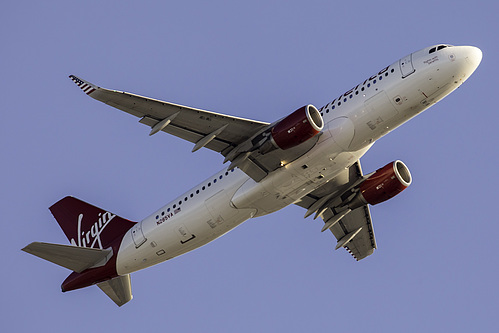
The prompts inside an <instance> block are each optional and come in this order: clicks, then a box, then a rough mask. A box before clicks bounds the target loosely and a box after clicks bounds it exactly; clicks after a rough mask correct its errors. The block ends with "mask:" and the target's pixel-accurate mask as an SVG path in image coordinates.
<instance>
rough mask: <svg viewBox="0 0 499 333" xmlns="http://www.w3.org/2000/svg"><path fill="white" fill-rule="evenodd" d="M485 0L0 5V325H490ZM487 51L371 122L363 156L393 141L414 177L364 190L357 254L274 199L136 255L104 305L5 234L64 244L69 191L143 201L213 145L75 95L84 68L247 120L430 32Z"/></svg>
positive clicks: (352, 77) (101, 78) (491, 193)
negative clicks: (118, 295) (60, 212)
mask: <svg viewBox="0 0 499 333" xmlns="http://www.w3.org/2000/svg"><path fill="white" fill-rule="evenodd" d="M498 7H499V5H497V4H496V3H495V2H492V1H483V2H482V1H475V2H473V3H471V2H458V1H450V0H444V1H437V2H436V1H418V2H412V3H411V2H400V1H376V2H368V1H365V2H364V1H361V2H355V3H354V2H347V1H344V2H333V1H307V2H305V1H303V2H302V1H245V2H239V1H217V0H215V1H209V2H208V1H183V2H179V3H173V2H170V1H163V2H160V1H157V2H156V1H141V2H135V1H78V2H76V1H48V2H40V1H24V2H10V3H8V4H5V5H4V6H3V10H2V13H1V14H0V18H1V20H0V22H1V23H0V24H1V29H0V31H1V33H0V34H1V40H2V53H1V54H2V57H1V59H2V66H1V74H2V80H0V91H1V97H2V98H1V100H2V111H1V112H2V121H1V122H0V142H1V152H2V156H3V157H2V159H3V163H2V164H1V166H0V171H1V172H0V175H1V180H2V190H1V191H0V205H1V206H0V207H1V212H2V232H3V235H4V238H3V241H2V242H1V245H0V249H1V251H0V256H1V257H0V259H1V261H2V263H3V267H4V268H3V274H2V275H1V277H0V279H1V280H0V281H1V282H2V283H1V284H0V293H1V295H2V297H1V300H0V308H1V312H0V313H1V318H2V327H3V328H7V329H8V330H14V329H15V330H16V331H20V332H28V331H34V330H40V329H41V330H47V329H50V330H51V331H53V332H62V331H65V332H66V331H68V330H71V331H73V332H88V331H89V330H94V331H110V330H113V331H116V330H118V329H119V330H120V331H123V332H137V331H143V330H147V331H152V330H161V331H168V332H176V331H187V332H190V331H192V332H206V331H213V332H235V331H237V332H256V331H260V332H262V331H263V332H281V331H286V332H304V331H312V332H325V331H328V332H330V331H345V330H348V331H350V332H352V331H353V332H362V331H370V332H380V331H383V332H400V331H404V332H421V331H442V330H445V331H454V332H469V331H490V330H491V328H494V327H497V326H498V324H499V323H498V319H497V308H498V306H499V304H498V297H499V292H498V287H497V281H498V280H499V267H498V262H497V259H496V256H495V253H496V248H497V246H496V244H497V235H498V234H499V226H498V223H497V213H496V211H495V209H494V207H495V205H497V199H496V198H497V194H496V192H495V188H496V186H497V185H498V183H499V175H498V173H497V171H496V165H497V164H498V163H499V157H498V154H497V143H498V141H499V134H498V132H497V130H496V127H497V124H498V121H499V116H498V113H497V112H496V109H497V106H496V103H495V100H494V98H495V95H496V92H495V88H496V86H497V83H496V81H497V76H498V71H497V68H498V67H497V61H496V58H497V57H496V55H497V54H498V51H499V50H498V44H497V31H498V30H499V26H498V22H497V18H496V14H497V12H498V10H499V8H498ZM438 43H449V44H454V45H475V46H478V47H480V48H481V49H482V51H483V53H484V58H483V61H482V64H481V65H480V67H479V68H478V70H477V71H476V72H475V74H474V75H473V76H472V77H471V78H470V79H469V81H467V82H466V83H465V84H464V85H463V86H462V87H461V88H460V89H458V90H457V91H455V92H454V93H453V94H451V95H450V96H449V97H447V98H446V99H444V100H443V101H442V102H440V103H438V104H437V105H436V106H434V107H432V108H431V109H430V110H428V111H426V112H425V113H423V114H422V115H420V116H418V117H416V118H415V119H413V120H411V121H410V122H409V123H407V124H405V125H404V126H402V127H400V128H399V129H397V130H396V131H394V132H393V133H391V134H390V135H388V136H387V137H385V138H383V139H381V140H380V141H378V142H377V143H376V144H375V145H374V146H373V148H372V149H371V150H370V151H369V152H368V153H367V154H366V155H365V156H364V157H363V159H362V165H363V169H364V170H365V171H366V172H370V171H373V170H375V169H376V168H378V167H380V166H383V165H385V164H386V163H388V162H390V161H392V160H395V159H401V160H403V161H404V162H405V163H406V164H407V165H408V166H409V168H410V170H411V172H412V175H413V178H414V180H413V185H411V187H410V188H409V189H408V190H407V191H405V192H404V193H403V194H402V195H400V196H399V197H396V198H394V199H393V200H391V201H389V202H386V203H384V204H382V205H379V206H376V207H373V208H372V216H373V221H374V227H375V233H376V237H377V242H378V250H377V251H375V253H374V254H373V255H372V256H370V257H369V258H367V259H365V260H363V261H361V262H355V261H354V260H353V259H352V258H351V257H350V255H348V254H347V253H346V251H343V250H338V251H334V246H335V243H336V241H335V240H334V239H333V238H332V236H331V235H330V234H328V233H320V229H321V227H322V225H321V223H320V222H319V221H313V220H311V219H310V218H309V219H306V220H304V219H303V214H304V211H303V210H302V209H301V208H299V207H288V208H286V209H284V210H282V211H280V212H277V213H276V214H273V215H269V216H266V217H263V218H258V219H254V220H250V221H247V222H245V223H244V224H243V225H241V226H240V227H238V228H236V229H235V230H233V231H231V232H230V233H229V234H227V235H225V236H224V237H222V238H220V239H218V240H216V241H215V242H213V243H210V244H209V245H207V246H205V247H203V248H200V249H198V250H196V251H194V252H192V253H189V254H186V255H184V256H181V257H179V258H176V259H173V260H171V261H169V262H166V263H163V264H160V265H157V266H155V267H152V268H149V269H147V270H144V271H140V272H137V273H134V274H132V286H133V293H134V300H133V301H132V302H130V303H129V304H127V305H125V306H123V307H122V308H118V307H116V306H115V305H114V303H112V302H111V301H110V300H109V299H107V297H106V296H105V295H104V294H103V293H102V292H101V291H100V290H98V288H96V287H91V288H87V289H84V290H79V291H74V292H69V293H65V294H63V293H61V292H60V289H59V288H60V284H61V282H62V281H63V280H64V279H65V277H66V276H67V275H68V274H69V272H68V271H67V270H66V269H64V268H61V267H58V266H56V265H53V264H50V263H48V262H45V261H43V260H40V259H38V258H35V257H33V256H30V255H28V254H25V253H23V252H22V251H20V249H21V248H22V247H24V246H25V245H26V244H28V243H30V242H32V241H46V242H53V243H66V242H67V240H66V239H65V237H64V234H63V233H62V231H61V230H60V229H59V227H58V225H57V223H56V222H55V220H54V219H53V218H52V216H51V214H50V212H49V210H48V207H49V206H50V205H52V204H53V203H54V202H56V201H57V200H59V199H60V198H62V197H64V196H66V195H74V196H76V197H78V198H81V199H82V200H85V201H88V202H90V203H93V204H95V205H97V206H100V207H103V208H106V209H108V210H110V211H112V212H114V213H116V214H118V215H120V216H123V217H125V218H129V219H131V220H140V219H142V218H143V217H145V216H146V215H148V214H149V213H151V212H152V211H154V210H155V209H157V208H158V207H160V206H161V205H163V204H165V203H166V202H168V201H169V200H171V199H173V198H174V197H176V196H177V195H178V194H180V193H182V192H183V191H185V190H187V189H189V188H191V187H192V186H194V185H196V184H197V183H199V182H201V181H202V180H204V179H205V178H206V177H208V176H209V175H211V174H212V173H214V172H216V171H217V170H219V169H221V168H222V167H223V166H222V161H223V158H222V157H221V156H219V155H218V154H216V153H214V152H211V151H208V150H206V149H202V150H200V151H198V152H196V153H194V154H192V153H191V152H190V151H191V149H192V144H190V143H186V142H183V141H181V140H180V139H177V138H174V137H169V136H168V135H166V134H164V133H162V134H158V135H155V136H152V137H149V136H148V132H149V130H148V128H147V127H145V126H143V125H141V124H139V123H138V122H137V119H136V118H134V117H132V116H129V115H127V114H125V113H123V112H121V111H118V110H115V109H112V108H110V107H108V106H106V105H104V104H101V103H99V102H97V101H94V100H92V99H90V98H88V97H87V96H85V95H84V94H83V93H82V92H81V90H80V89H78V88H77V87H76V86H75V85H74V83H73V82H72V81H71V80H69V79H68V75H70V74H75V75H78V76H80V77H82V78H84V79H86V80H88V81H90V82H93V83H96V84H98V85H100V86H103V87H107V88H112V89H119V90H126V91H130V92H134V93H137V94H142V95H146V96H151V97H154V98H158V99H163V100H167V101H171V102H175V103H179V104H186V105H189V106H193V107H198V108H203V109H208V110H213V111H217V112H222V113H227V114H231V115H236V116H241V117H246V118H253V119H257V120H263V121H269V122H271V121H273V120H275V119H278V118H280V117H282V116H284V115H286V114H288V113H290V112H292V111H294V110H295V109H296V108H298V107H300V106H302V105H304V104H308V103H311V104H314V105H316V106H317V107H320V106H322V105H324V104H326V103H328V102H329V101H331V100H332V99H334V97H335V96H337V95H338V94H340V93H342V92H344V91H346V90H348V89H350V88H351V87H352V86H355V85H356V84H357V83H359V82H361V81H363V80H364V79H365V78H366V77H369V76H370V75H372V74H373V73H376V72H377V71H379V70H380V69H381V68H383V67H384V66H386V65H388V64H391V63H392V62H394V61H396V60H397V59H399V58H401V57H402V56H405V55H406V54H408V53H410V52H412V51H416V50H418V49H420V48H423V47H426V46H428V45H432V44H438Z"/></svg>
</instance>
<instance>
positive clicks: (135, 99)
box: [70, 75, 269, 154]
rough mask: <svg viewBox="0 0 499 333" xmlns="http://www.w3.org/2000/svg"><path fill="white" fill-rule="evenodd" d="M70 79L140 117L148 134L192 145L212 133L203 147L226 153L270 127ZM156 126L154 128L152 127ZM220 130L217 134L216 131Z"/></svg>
mask: <svg viewBox="0 0 499 333" xmlns="http://www.w3.org/2000/svg"><path fill="white" fill-rule="evenodd" d="M70 78H71V79H72V80H73V81H74V82H75V83H76V84H77V85H78V86H79V87H80V88H81V89H82V90H83V91H84V92H85V93H87V95H89V96H90V97H92V98H94V99H96V100H98V101H101V102H103V103H106V104H108V105H110V106H112V107H115V108H117V109H120V110H122V111H125V112H127V113H129V114H131V115H134V116H136V117H138V118H140V122H141V123H142V124H145V125H147V126H150V127H151V134H155V133H157V132H159V131H163V132H166V133H169V134H172V135H175V136H177V137H179V138H182V139H184V140H187V141H190V142H192V143H197V142H199V141H200V140H202V139H203V138H206V137H208V136H210V134H213V133H215V135H214V136H213V138H211V140H206V141H207V142H206V143H205V144H204V146H203V147H206V148H208V149H211V150H214V151H216V152H219V153H222V154H224V153H225V154H226V152H227V151H228V150H230V149H231V147H234V146H237V145H238V144H240V143H242V142H243V141H245V140H247V139H248V138H249V137H251V136H252V135H253V134H255V133H256V132H258V131H259V130H261V129H262V128H265V127H267V126H268V125H269V124H268V123H265V122H260V121H256V120H249V119H243V118H238V117H232V116H228V115H224V114H220V113H215V112H210V111H205V110H201V109H195V108H191V107H188V106H183V105H178V104H173V103H169V102H165V101H161V100H157V99H153V98H149V97H144V96H139V95H135V94H132V93H128V92H124V91H118V90H109V89H105V88H101V87H98V86H96V85H94V84H91V83H90V82H87V81H84V80H82V79H80V78H78V77H76V76H74V75H71V76H70ZM156 125H158V126H157V127H155V126H156ZM220 129H222V130H221V131H220V132H219V133H217V131H219V130H220Z"/></svg>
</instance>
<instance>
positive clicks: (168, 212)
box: [23, 44, 482, 306]
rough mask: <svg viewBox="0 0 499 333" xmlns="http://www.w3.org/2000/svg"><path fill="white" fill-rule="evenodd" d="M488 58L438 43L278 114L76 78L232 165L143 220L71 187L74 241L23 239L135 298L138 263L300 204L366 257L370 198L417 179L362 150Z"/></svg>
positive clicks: (55, 210) (68, 201)
mask: <svg viewBox="0 0 499 333" xmlns="http://www.w3.org/2000/svg"><path fill="white" fill-rule="evenodd" d="M481 60H482V52H481V51H480V49H478V48H476V47H472V46H451V45H446V44H440V45H435V46H430V47H426V48H424V49H422V50H419V51H417V52H414V53H411V54H409V55H407V56H405V57H403V58H401V59H400V60H398V61H396V62H394V63H393V64H391V65H389V66H387V67H384V68H382V69H381V70H379V71H377V72H376V73H375V74H373V75H372V76H370V77H369V78H367V79H365V80H364V81H362V82H361V83H359V84H358V85H356V86H355V87H353V88H352V89H350V90H348V91H347V92H345V93H343V94H341V95H338V96H337V97H336V98H334V99H333V100H332V101H331V102H330V103H328V104H327V105H324V106H322V107H321V108H320V109H317V108H316V107H314V106H313V105H310V104H309V105H305V106H303V107H300V108H298V109H297V110H296V111H294V112H292V113H290V114H289V115H287V116H285V117H283V118H281V119H279V120H277V121H274V122H272V123H267V122H261V121H256V120H250V119H243V118H238V117H233V116H229V115H224V114H220V113H214V112H210V111H205V110H200V109H195V108H191V107H187V106H183V105H177V104H173V103H169V102H165V101H161V100H156V99H152V98H148V97H143V96H139V95H135V94H131V93H127V92H122V91H117V90H108V89H104V88H101V87H98V86H96V85H94V84H92V83H89V82H87V81H85V80H83V79H80V78H78V77H76V76H74V75H71V76H70V78H71V79H72V80H73V81H74V82H75V83H76V84H77V85H78V86H79V87H80V88H81V89H82V90H83V92H84V93H86V94H87V95H88V96H90V97H92V98H94V99H96V100H98V101H101V102H104V103H106V104H108V105H110V106H112V107H115V108H117V109H120V110H122V111H125V112H127V113H129V114H131V115H133V116H136V117H138V118H139V119H140V120H139V122H140V123H142V124H144V125H146V126H149V127H150V129H151V131H150V133H149V135H154V134H156V133H158V132H166V133H169V134H172V135H175V136H177V137H180V138H182V139H185V140H187V141H190V142H192V143H193V144H194V146H193V149H192V151H193V152H194V151H197V150H198V149H201V148H207V149H210V150H213V151H215V152H218V153H220V154H222V155H223V157H224V158H225V160H224V163H227V164H226V167H225V168H224V169H223V170H221V171H220V172H217V173H216V174H214V175H212V176H210V177H208V178H207V179H206V180H205V181H204V182H202V183H201V184H199V185H198V186H195V187H194V188H192V189H190V190H188V191H187V192H185V193H183V194H181V195H180V196H178V197H177V198H175V199H174V200H172V201H171V202H169V203H167V204H166V205H165V206H163V207H161V208H159V209H158V210H156V211H154V212H153V213H152V214H151V215H149V216H148V217H146V218H145V219H143V220H142V221H140V222H132V221H129V220H127V219H124V218H122V217H119V216H117V215H115V214H113V213H111V212H109V211H107V210H104V209H100V208H97V207H95V206H92V205H90V204H88V203H85V202H83V201H81V200H79V199H76V198H74V197H71V196H68V197H65V198H63V199H61V200H60V201H58V202H57V203H55V204H54V205H53V206H51V207H50V211H51V212H52V214H53V216H54V217H55V219H56V220H57V222H58V223H59V225H60V227H61V228H62V229H63V231H64V233H65V234H66V236H67V238H68V240H69V241H70V244H71V245H60V244H50V243H41V242H34V243H31V244H29V245H28V246H26V247H25V248H24V249H23V250H24V251H26V252H28V253H31V254H33V255H35V256H38V257H40V258H43V259H46V260H48V261H51V262H53V263H55V264H58V265H60V266H63V267H66V268H68V269H70V270H72V271H73V272H72V273H71V274H70V275H69V276H68V277H67V278H66V280H65V281H64V282H63V283H62V291H69V290H75V289H79V288H84V287H88V286H90V285H94V284H96V285H97V286H98V287H99V288H100V289H102V290H103V291H104V292H105V293H106V294H107V295H108V296H109V297H110V298H111V299H112V300H113V301H114V302H115V303H116V304H117V305H118V306H121V305H123V304H125V303H127V302H128V301H130V300H131V299H132V291H131V281H130V274H131V273H132V272H135V271H138V270H140V269H143V268H146V267H149V266H152V265H155V264H158V263H160V262H163V261H166V260H169V259H172V258H174V257H177V256H179V255H181V254H184V253H186V252H189V251H192V250H194V249H196V248H198V247H200V246H202V245H204V244H207V243H208V242H211V241H212V240H214V239H216V238H217V237H220V236H222V235H223V234H225V233H227V232H228V231H229V230H231V229H233V228H235V227H236V226H238V225H239V224H241V223H242V222H244V221H246V220H248V219H250V218H254V217H258V216H263V215H266V214H270V213H273V212H276V211H278V210H280V209H282V208H284V207H286V206H288V205H291V204H294V205H298V206H300V207H303V208H304V215H305V217H308V216H310V215H314V218H317V217H320V218H321V219H322V220H323V221H324V225H323V227H322V231H327V230H329V232H331V233H332V234H333V236H334V237H335V238H336V241H337V242H336V246H335V247H336V249H339V248H344V249H346V250H347V251H348V252H349V253H350V254H351V255H352V256H353V257H354V258H355V259H356V260H361V259H363V258H366V257H367V256H369V255H371V254H372V253H373V251H374V249H376V247H377V246H376V239H375V237H374V229H373V224H372V221H371V213H370V210H369V205H376V204H378V203H381V202H383V201H386V200H388V199H390V198H392V197H394V196H395V195H397V194H399V193H400V192H402V191H403V190H404V189H405V188H407V187H408V186H409V185H410V184H411V182H412V177H411V174H410V172H409V169H408V168H407V166H406V165H405V164H404V163H403V162H401V161H399V160H396V161H394V162H390V163H388V164H386V165H385V166H384V167H382V168H380V169H378V170H376V171H374V172H372V173H369V174H364V173H363V172H362V169H361V165H360V161H359V159H360V158H361V157H362V156H363V155H364V154H365V153H366V152H367V151H368V150H369V149H370V148H371V146H372V145H373V144H374V142H375V141H376V140H378V139H379V138H381V137H382V136H384V135H386V134H387V133H389V132H390V131H392V130H394V129H395V128H397V127H399V126H400V125H402V124H403V123H405V122H406V121H408V120H409V119H411V118H412V117H414V116H416V115H418V114H419V113H421V112H422V111H424V110H426V109H427V108H429V107H430V106H432V105H433V104H435V103H437V102H438V101H440V100H441V99H442V98H444V97H445V96H447V95H449V94H450V93H451V92H452V91H454V90H455V89H456V88H458V87H459V86H461V84H462V83H463V82H464V81H465V80H467V79H468V78H469V77H470V75H471V74H472V73H473V72H474V71H475V70H476V68H477V67H478V65H479V64H480V62H481Z"/></svg>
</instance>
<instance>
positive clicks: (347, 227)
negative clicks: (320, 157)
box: [296, 161, 377, 261]
mask: <svg viewBox="0 0 499 333" xmlns="http://www.w3.org/2000/svg"><path fill="white" fill-rule="evenodd" d="M362 179H364V176H363V174H362V168H361V166H360V161H357V162H356V163H355V164H354V165H352V166H351V167H350V168H349V169H348V170H345V171H344V172H343V173H342V174H340V175H339V176H337V177H336V178H335V179H333V180H332V181H330V182H328V183H326V184H325V185H323V186H322V187H320V188H318V189H317V190H315V191H313V192H312V193H310V194H308V195H307V196H305V197H304V198H302V200H301V201H300V202H297V203H296V204H297V205H298V206H300V207H303V208H305V209H307V214H306V216H308V215H310V214H313V213H316V216H321V217H322V219H323V221H324V222H325V223H326V224H327V223H328V222H329V221H332V219H333V217H334V216H341V214H342V211H341V210H340V209H339V207H341V203H342V202H345V201H346V200H347V199H348V198H349V197H351V195H352V194H353V193H354V189H355V186H356V185H357V184H359V183H360V181H361V180H362ZM325 227H327V226H325ZM329 230H330V231H331V232H332V233H333V235H334V236H335V237H336V239H337V241H338V242H337V245H336V249H338V248H340V247H344V248H345V249H346V250H347V251H348V252H349V253H350V254H351V255H352V256H353V257H354V258H355V259H356V260H357V261H358V260H361V259H364V258H365V257H367V256H369V255H371V254H372V253H373V252H374V249H376V247H377V246H376V239H375V237H374V229H373V225H372V221H371V213H370V211H369V206H368V205H365V206H362V207H359V208H357V209H354V210H353V211H351V212H350V213H348V214H346V215H345V216H343V217H342V218H341V219H340V220H339V221H338V222H336V223H335V224H334V225H333V226H332V227H330V228H329Z"/></svg>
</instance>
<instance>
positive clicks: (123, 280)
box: [97, 274, 133, 306]
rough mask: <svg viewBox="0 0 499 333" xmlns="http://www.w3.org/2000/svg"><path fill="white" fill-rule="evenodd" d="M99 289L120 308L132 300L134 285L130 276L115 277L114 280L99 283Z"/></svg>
mask: <svg viewBox="0 0 499 333" xmlns="http://www.w3.org/2000/svg"><path fill="white" fill-rule="evenodd" d="M97 287H99V288H100V289H101V290H102V291H103V292H104V293H105V294H106V295H107V296H109V298H111V299H112V300H113V302H114V303H116V305H118V306H122V305H123V304H125V303H127V302H129V301H131V300H132V298H133V296H132V283H131V281H130V274H127V275H122V276H118V277H115V278H114V279H111V280H107V281H104V282H100V283H97Z"/></svg>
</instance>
